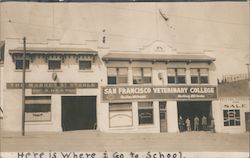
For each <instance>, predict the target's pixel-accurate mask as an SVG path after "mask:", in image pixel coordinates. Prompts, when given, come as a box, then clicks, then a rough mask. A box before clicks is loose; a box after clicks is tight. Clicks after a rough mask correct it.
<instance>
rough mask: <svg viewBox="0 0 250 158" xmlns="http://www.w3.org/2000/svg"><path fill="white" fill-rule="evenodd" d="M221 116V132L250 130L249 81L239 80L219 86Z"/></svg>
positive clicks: (219, 122)
mask: <svg viewBox="0 0 250 158" xmlns="http://www.w3.org/2000/svg"><path fill="white" fill-rule="evenodd" d="M218 92H219V101H220V109H219V112H220V113H221V117H220V119H219V121H218V124H219V125H220V130H219V131H220V132H223V133H245V132H247V131H248V132H249V131H250V109H249V101H250V98H249V94H250V93H249V83H248V80H247V79H246V80H239V81H235V82H230V83H224V84H220V85H219V86H218Z"/></svg>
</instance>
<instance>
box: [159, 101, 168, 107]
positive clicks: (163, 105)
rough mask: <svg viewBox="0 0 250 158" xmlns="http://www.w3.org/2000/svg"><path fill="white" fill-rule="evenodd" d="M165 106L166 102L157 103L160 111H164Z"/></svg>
mask: <svg viewBox="0 0 250 158" xmlns="http://www.w3.org/2000/svg"><path fill="white" fill-rule="evenodd" d="M166 104H167V102H165V101H161V102H159V106H160V109H166Z"/></svg>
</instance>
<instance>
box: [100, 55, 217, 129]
mask: <svg viewBox="0 0 250 158" xmlns="http://www.w3.org/2000/svg"><path fill="white" fill-rule="evenodd" d="M102 60H103V61H104V62H105V66H106V71H107V77H106V81H105V82H106V83H107V84H106V85H104V86H102V87H101V95H102V96H101V104H102V105H101V107H102V112H103V113H104V114H105V115H106V116H105V117H103V123H104V124H105V126H104V127H105V128H104V129H103V131H108V132H155V133H158V132H179V129H178V117H179V116H182V117H183V118H184V119H186V118H187V117H189V119H190V120H191V127H192V129H193V120H194V117H195V116H197V117H199V118H201V117H202V116H206V117H207V118H208V119H211V118H214V119H215V122H216V121H217V119H219V116H218V113H217V108H218V100H217V78H216V75H215V71H216V68H215V64H214V61H215V59H214V58H211V57H209V56H206V55H205V54H198V55H197V54H178V53H175V54H135V53H109V54H107V55H105V56H104V57H103V58H102ZM209 121H210V120H209ZM209 121H208V122H209Z"/></svg>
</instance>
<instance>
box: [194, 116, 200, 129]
mask: <svg viewBox="0 0 250 158" xmlns="http://www.w3.org/2000/svg"><path fill="white" fill-rule="evenodd" d="M199 122H200V119H199V118H198V117H197V116H195V118H194V130H195V131H199Z"/></svg>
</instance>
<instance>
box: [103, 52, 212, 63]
mask: <svg viewBox="0 0 250 158" xmlns="http://www.w3.org/2000/svg"><path fill="white" fill-rule="evenodd" d="M102 59H103V60H104V61H151V62H172V61H175V62H212V61H215V58H212V57H210V56H207V55H205V54H171V55H169V54H132V53H131V54H129V53H109V54H107V55H105V56H104V57H103V58H102Z"/></svg>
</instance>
